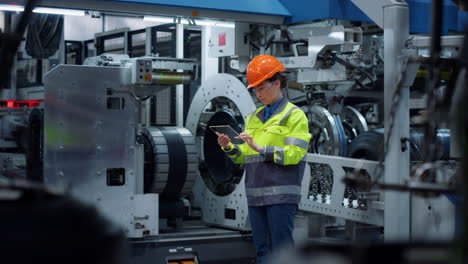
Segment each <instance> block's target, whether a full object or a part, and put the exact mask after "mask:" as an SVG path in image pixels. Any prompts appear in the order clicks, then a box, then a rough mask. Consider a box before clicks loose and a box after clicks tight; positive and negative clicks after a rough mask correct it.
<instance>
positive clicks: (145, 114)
mask: <svg viewBox="0 0 468 264" xmlns="http://www.w3.org/2000/svg"><path fill="white" fill-rule="evenodd" d="M151 35H152V34H151V28H150V27H147V28H146V41H145V56H151V55H152V51H151V48H152V46H153V39H152V36H151ZM151 100H153V99H148V100H145V101H144V102H143V103H142V111H141V112H142V119H141V121H142V123H143V124H144V125H146V126H149V125H150V122H151V120H150V119H151Z"/></svg>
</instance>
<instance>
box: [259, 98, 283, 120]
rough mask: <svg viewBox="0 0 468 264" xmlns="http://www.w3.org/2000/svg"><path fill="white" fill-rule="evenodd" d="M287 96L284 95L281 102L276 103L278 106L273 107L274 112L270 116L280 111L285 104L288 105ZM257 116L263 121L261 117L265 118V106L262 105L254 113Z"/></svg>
mask: <svg viewBox="0 0 468 264" xmlns="http://www.w3.org/2000/svg"><path fill="white" fill-rule="evenodd" d="M288 102H289V100H288V98H286V97H284V98H283V100H282V101H281V103H280V104H279V105H278V107H277V108H276V109H275V112H273V114H272V115H271V116H272V117H273V116H275V115H277V114H279V113H281V112H282V111H283V110H284V108H285V107H286V105H288ZM256 116H257V118H258V119H260V120H261V121H262V122H263V119H264V118H265V106H262V107H261V109H260V111H258V112H257V114H256Z"/></svg>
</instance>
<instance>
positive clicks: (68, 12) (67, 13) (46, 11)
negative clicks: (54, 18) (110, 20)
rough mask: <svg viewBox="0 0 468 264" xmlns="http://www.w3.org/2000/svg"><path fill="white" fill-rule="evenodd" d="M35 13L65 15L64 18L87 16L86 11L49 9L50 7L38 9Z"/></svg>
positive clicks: (35, 9)
mask: <svg viewBox="0 0 468 264" xmlns="http://www.w3.org/2000/svg"><path fill="white" fill-rule="evenodd" d="M33 12H34V13H41V14H54V15H64V16H84V15H85V11H84V10H76V9H62V8H48V7H37V8H34V10H33Z"/></svg>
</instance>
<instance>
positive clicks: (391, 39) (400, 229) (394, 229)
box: [383, 1, 411, 241]
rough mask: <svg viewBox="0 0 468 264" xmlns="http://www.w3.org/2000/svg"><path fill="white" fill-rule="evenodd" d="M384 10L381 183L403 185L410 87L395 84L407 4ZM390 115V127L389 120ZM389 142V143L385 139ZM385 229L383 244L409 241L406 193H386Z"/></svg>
mask: <svg viewBox="0 0 468 264" xmlns="http://www.w3.org/2000/svg"><path fill="white" fill-rule="evenodd" d="M399 2H400V3H401V4H397V3H396V2H395V3H394V5H390V6H386V7H384V10H383V12H384V16H383V26H384V57H385V65H384V75H385V77H384V78H385V79H384V82H385V83H384V98H385V101H384V103H385V106H384V116H385V142H387V140H388V142H389V144H388V146H386V147H387V149H385V152H386V158H385V175H384V182H385V183H387V184H403V183H404V180H406V179H409V175H410V173H409V172H410V168H409V165H410V160H409V152H408V151H406V152H401V143H400V139H401V138H402V137H408V136H409V87H403V85H401V84H399V83H397V80H401V79H402V78H401V68H402V67H401V64H402V60H401V57H402V55H403V53H402V50H403V48H404V45H405V41H406V40H407V39H408V36H409V11H408V6H407V5H406V3H404V2H401V1H399ZM397 89H400V91H399V93H400V96H399V103H398V107H396V108H395V109H393V110H394V111H395V113H392V112H391V110H392V109H391V106H392V101H393V97H394V95H395V93H396V92H397ZM392 115H393V121H392V122H394V124H393V126H392V125H391V124H390V123H391V120H390V119H391V118H390V117H391V116H392ZM389 136H390V138H389V139H388V137H389ZM384 218H385V228H384V235H385V240H386V241H409V240H410V238H411V228H410V226H411V225H410V194H409V193H407V192H395V191H386V192H385V216H384Z"/></svg>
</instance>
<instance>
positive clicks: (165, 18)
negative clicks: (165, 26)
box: [143, 16, 174, 23]
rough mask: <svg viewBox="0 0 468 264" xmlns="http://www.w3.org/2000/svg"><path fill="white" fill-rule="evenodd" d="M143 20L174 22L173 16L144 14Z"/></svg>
mask: <svg viewBox="0 0 468 264" xmlns="http://www.w3.org/2000/svg"><path fill="white" fill-rule="evenodd" d="M143 20H144V21H152V22H161V23H174V18H173V17H160V16H144V17H143Z"/></svg>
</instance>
